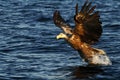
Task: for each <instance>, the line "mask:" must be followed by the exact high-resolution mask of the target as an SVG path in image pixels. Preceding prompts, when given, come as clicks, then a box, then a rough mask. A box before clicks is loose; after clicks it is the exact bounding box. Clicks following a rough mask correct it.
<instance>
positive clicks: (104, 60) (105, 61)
mask: <svg viewBox="0 0 120 80" xmlns="http://www.w3.org/2000/svg"><path fill="white" fill-rule="evenodd" d="M90 63H92V64H95V65H105V66H106V65H112V63H111V61H110V59H109V57H108V56H107V55H106V54H95V55H94V56H93V57H92V59H90Z"/></svg>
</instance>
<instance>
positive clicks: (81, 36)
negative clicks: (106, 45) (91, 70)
mask: <svg viewBox="0 0 120 80" xmlns="http://www.w3.org/2000/svg"><path fill="white" fill-rule="evenodd" d="M91 3H92V2H89V1H88V0H86V2H85V3H84V5H83V6H82V8H81V10H80V11H79V10H78V4H76V14H75V16H74V21H75V27H74V29H72V28H71V27H70V25H69V24H68V23H66V21H65V20H64V19H63V18H62V16H61V15H60V12H59V11H55V12H54V15H53V20H54V23H55V25H56V26H58V27H59V28H61V29H62V30H63V32H62V33H60V34H59V35H57V36H56V38H57V39H60V38H63V39H65V40H66V41H67V42H68V43H69V44H70V45H71V46H72V47H73V48H74V49H75V50H77V51H78V52H79V54H80V56H81V57H82V58H83V59H84V61H86V62H87V63H88V64H92V65H110V64H111V61H110V60H109V58H108V57H107V55H106V53H105V52H104V51H103V50H101V49H96V48H93V47H91V45H92V44H94V43H95V42H97V41H98V40H99V38H100V36H101V34H102V26H101V24H102V23H101V21H100V15H99V12H98V11H95V8H96V6H91Z"/></svg>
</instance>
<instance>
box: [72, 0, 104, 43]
mask: <svg viewBox="0 0 120 80" xmlns="http://www.w3.org/2000/svg"><path fill="white" fill-rule="evenodd" d="M91 3H92V2H88V0H86V2H85V3H84V5H83V7H82V9H81V10H80V12H78V13H76V15H75V17H74V20H75V23H76V26H75V29H74V33H76V34H78V35H79V36H80V39H81V41H83V42H86V43H88V44H93V43H95V42H97V41H98V40H99V38H100V36H101V34H102V26H101V21H100V20H99V19H100V15H99V12H98V11H96V12H95V11H94V10H95V8H96V6H92V7H91ZM76 6H78V4H77V5H76ZM76 9H77V8H76Z"/></svg>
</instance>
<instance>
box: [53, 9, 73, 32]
mask: <svg viewBox="0 0 120 80" xmlns="http://www.w3.org/2000/svg"><path fill="white" fill-rule="evenodd" d="M53 20H54V23H55V25H56V26H58V27H60V28H61V29H62V30H63V31H64V32H65V33H66V34H72V28H70V25H69V24H67V23H66V22H65V20H64V19H63V18H62V16H61V15H60V12H59V11H55V12H54V15H53Z"/></svg>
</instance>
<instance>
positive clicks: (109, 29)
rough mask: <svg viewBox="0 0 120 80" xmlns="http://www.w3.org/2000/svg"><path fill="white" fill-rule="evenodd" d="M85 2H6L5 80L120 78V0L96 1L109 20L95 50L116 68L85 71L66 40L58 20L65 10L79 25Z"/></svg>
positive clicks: (1, 47)
mask: <svg viewBox="0 0 120 80" xmlns="http://www.w3.org/2000/svg"><path fill="white" fill-rule="evenodd" d="M84 2H85V0H0V80H96V79H97V80H101V79H102V80H119V79H120V53H119V52H120V0H94V3H93V4H96V5H97V9H96V10H99V11H100V15H101V21H102V22H103V24H102V25H103V30H104V31H103V35H102V37H101V38H100V41H99V42H98V43H97V44H95V45H94V46H95V47H98V48H101V49H103V50H105V51H106V52H107V54H108V56H109V57H110V59H111V61H112V63H113V65H111V66H107V67H101V68H98V69H97V68H89V67H84V66H83V65H84V62H83V61H82V60H81V58H80V57H79V55H78V53H77V51H75V50H74V49H72V48H71V47H70V46H69V45H68V44H67V43H66V42H65V41H64V40H58V41H57V40H56V39H55V36H56V35H57V34H58V33H60V32H61V30H60V29H59V28H58V27H56V26H55V25H54V23H53V20H52V16H53V12H54V11H55V10H59V11H60V12H61V14H62V16H63V17H64V18H65V20H66V21H67V22H69V23H70V24H71V25H72V26H74V21H73V15H74V12H75V5H76V3H79V7H81V6H82V5H83V3H84Z"/></svg>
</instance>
